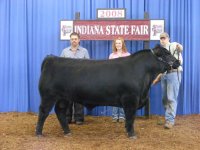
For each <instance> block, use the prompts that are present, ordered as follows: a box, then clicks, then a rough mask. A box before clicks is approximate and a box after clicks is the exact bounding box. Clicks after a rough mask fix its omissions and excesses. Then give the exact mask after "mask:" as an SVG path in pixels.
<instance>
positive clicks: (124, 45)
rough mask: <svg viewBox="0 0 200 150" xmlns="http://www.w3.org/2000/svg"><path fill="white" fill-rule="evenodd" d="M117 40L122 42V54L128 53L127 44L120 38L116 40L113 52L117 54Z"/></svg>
mask: <svg viewBox="0 0 200 150" xmlns="http://www.w3.org/2000/svg"><path fill="white" fill-rule="evenodd" d="M117 40H120V41H122V52H124V53H125V52H127V49H126V44H125V42H124V39H123V38H122V37H118V38H116V39H114V40H113V43H112V50H113V52H117V48H116V46H115V44H116V41H117Z"/></svg>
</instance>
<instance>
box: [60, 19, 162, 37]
mask: <svg viewBox="0 0 200 150" xmlns="http://www.w3.org/2000/svg"><path fill="white" fill-rule="evenodd" d="M160 21H161V22H160ZM150 22H151V21H150V20H75V21H61V27H60V28H61V32H60V34H61V40H69V39H70V38H69V35H70V34H71V33H72V32H73V31H74V32H77V33H79V34H80V38H81V40H113V39H115V38H117V37H123V38H124V39H125V40H151V39H150V37H151V38H152V40H158V39H159V35H160V33H162V32H164V20H157V21H155V20H154V22H153V23H152V24H151V23H150ZM157 24H158V25H157Z"/></svg>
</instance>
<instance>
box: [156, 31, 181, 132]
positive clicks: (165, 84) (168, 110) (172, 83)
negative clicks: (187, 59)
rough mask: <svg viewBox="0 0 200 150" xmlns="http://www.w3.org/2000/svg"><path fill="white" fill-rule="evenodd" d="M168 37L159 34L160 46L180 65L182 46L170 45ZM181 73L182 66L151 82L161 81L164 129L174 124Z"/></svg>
mask: <svg viewBox="0 0 200 150" xmlns="http://www.w3.org/2000/svg"><path fill="white" fill-rule="evenodd" d="M169 41H170V38H169V35H168V34H167V33H166V32H164V33H161V34H160V44H161V45H162V46H163V47H165V48H166V49H167V50H169V51H170V53H171V54H172V55H174V56H175V57H176V58H177V59H178V60H179V61H180V64H181V65H182V63H183V58H182V55H181V53H182V51H183V46H182V45H181V44H179V43H177V42H173V43H170V42H169ZM182 71H183V68H182V66H179V68H178V69H171V70H169V71H167V72H166V73H164V74H160V75H158V77H157V78H156V79H155V80H154V81H153V84H155V83H157V82H159V81H160V80H161V87H162V100H163V105H164V108H165V125H164V127H165V128H166V129H171V128H172V127H173V126H174V123H175V117H176V109H177V103H178V101H177V98H178V93H179V87H180V83H181V73H182Z"/></svg>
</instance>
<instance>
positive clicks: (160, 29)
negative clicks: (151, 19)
mask: <svg viewBox="0 0 200 150" xmlns="http://www.w3.org/2000/svg"><path fill="white" fill-rule="evenodd" d="M152 32H153V36H157V34H159V35H160V33H162V32H163V26H162V25H153V26H152Z"/></svg>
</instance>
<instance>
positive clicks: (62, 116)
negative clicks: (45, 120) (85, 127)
mask: <svg viewBox="0 0 200 150" xmlns="http://www.w3.org/2000/svg"><path fill="white" fill-rule="evenodd" d="M67 106H68V102H66V101H64V100H59V101H58V102H57V103H56V106H55V112H56V115H57V118H58V120H59V122H60V125H61V126H62V129H63V131H64V134H65V135H69V134H70V130H69V126H68V122H67V119H66V110H67Z"/></svg>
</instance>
